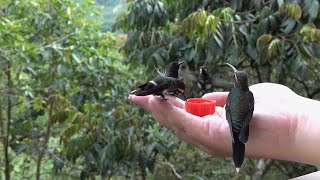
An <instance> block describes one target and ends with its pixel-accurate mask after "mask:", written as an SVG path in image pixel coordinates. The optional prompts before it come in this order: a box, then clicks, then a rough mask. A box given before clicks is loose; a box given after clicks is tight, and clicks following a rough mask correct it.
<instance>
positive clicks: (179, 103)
mask: <svg viewBox="0 0 320 180" xmlns="http://www.w3.org/2000/svg"><path fill="white" fill-rule="evenodd" d="M166 97H167V98H169V101H170V102H171V103H172V104H173V105H174V106H176V107H178V108H181V109H184V105H185V101H183V100H181V99H180V98H177V97H174V96H169V97H168V96H166Z"/></svg>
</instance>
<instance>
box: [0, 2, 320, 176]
mask: <svg viewBox="0 0 320 180" xmlns="http://www.w3.org/2000/svg"><path fill="white" fill-rule="evenodd" d="M97 2H98V3H100V4H103V3H106V1H97ZM108 2H109V1H108ZM110 3H116V1H114V2H112V1H110ZM104 5H105V6H110V7H111V6H114V4H104ZM103 11H104V10H103V9H101V8H100V6H97V4H96V3H95V1H92V0H81V1H73V0H29V1H19V0H4V1H1V2H0V165H1V166H0V167H1V169H0V179H6V180H9V179H53V177H55V178H56V179H80V178H81V179H86V178H91V179H95V178H97V177H99V178H103V179H105V178H115V177H119V178H122V179H128V178H132V179H136V178H139V179H177V178H190V179H208V178H215V179H226V178H227V179H230V178H233V179H243V178H250V177H253V178H258V179H259V178H263V177H264V178H277V179H281V178H289V177H296V176H299V175H302V174H305V173H308V172H312V171H315V170H316V167H313V166H308V165H303V164H298V163H290V162H281V161H271V160H264V159H253V158H250V159H249V158H248V159H247V160H246V161H245V164H244V165H243V167H244V168H243V170H242V171H241V173H240V174H236V173H235V172H234V167H233V166H232V164H231V161H230V158H213V157H210V156H208V155H207V154H205V153H203V152H201V151H199V150H197V149H195V148H193V147H190V146H189V145H187V144H185V143H183V142H180V140H179V139H178V138H177V137H176V136H175V135H174V134H172V133H171V132H170V131H169V130H167V129H166V128H163V127H161V126H160V125H159V124H158V123H156V122H155V121H154V120H153V119H152V118H151V117H150V116H149V115H148V114H147V113H146V112H144V111H143V110H141V109H140V108H139V107H137V106H135V105H133V104H132V103H130V102H129V101H128V100H127V95H128V92H130V91H131V90H132V89H133V88H135V87H136V86H137V85H138V84H140V83H141V82H145V81H146V80H147V79H149V77H151V76H153V75H155V73H156V72H155V70H154V65H155V66H157V67H158V68H160V69H163V68H165V65H166V64H168V63H169V62H171V61H174V60H185V61H187V65H184V67H183V69H182V72H181V75H182V77H183V78H184V80H185V82H186V84H187V90H188V97H191V96H200V95H201V94H202V93H203V92H201V91H200V90H199V89H197V88H196V87H194V86H196V81H197V78H196V76H197V71H198V68H199V67H200V66H202V65H206V66H207V67H208V68H209V69H210V72H212V77H211V78H212V79H211V83H212V84H213V89H210V91H216V90H228V88H229V87H230V77H231V74H228V73H227V72H226V68H224V67H223V63H225V62H229V63H232V64H234V65H236V66H237V68H239V69H245V70H246V71H248V72H249V74H250V77H251V78H250V79H251V83H256V82H264V81H271V82H277V83H282V84H285V85H287V86H289V87H291V88H293V89H294V90H295V91H296V92H297V93H299V94H301V95H304V96H307V97H309V98H315V99H317V98H319V92H320V87H319V86H318V84H319V81H320V79H319V77H318V76H317V74H318V73H319V72H318V71H319V65H320V64H319V56H320V50H319V47H318V46H319V44H318V43H319V42H320V31H319V29H317V28H319V25H320V24H319V13H318V11H319V2H318V1H315V0H308V1H303V2H301V1H299V2H298V1H266V2H265V1H254V3H253V2H250V1H245V0H242V1H235V0H231V1H222V0H221V1H185V0H176V1H169V0H164V1H162V0H144V1H142V0H137V1H129V2H128V10H127V11H125V12H124V13H122V14H121V16H120V17H119V18H118V21H117V23H116V24H115V26H114V27H113V28H114V29H115V30H121V31H123V32H125V33H127V34H128V39H127V41H126V42H125V44H124V45H123V43H121V42H119V41H118V39H117V37H116V35H114V34H111V33H105V32H104V31H105V30H106V27H105V26H104V24H103V23H104V20H103V15H101V13H100V12H103ZM110 28H111V27H107V29H110ZM118 50H121V52H122V53H120V52H119V51H118ZM145 68H148V70H149V71H148V73H147V76H146V72H145V70H144V69H145ZM226 74H228V76H227V75H226ZM222 75H223V76H222ZM261 165H262V166H261ZM261 167H262V168H261ZM261 172H262V173H261ZM259 173H260V174H259Z"/></svg>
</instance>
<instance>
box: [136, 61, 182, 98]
mask: <svg viewBox="0 0 320 180" xmlns="http://www.w3.org/2000/svg"><path fill="white" fill-rule="evenodd" d="M183 63H184V62H180V63H178V62H172V63H170V65H169V68H168V72H165V73H162V72H160V71H159V70H158V69H156V70H157V72H158V76H157V77H155V78H153V79H152V80H150V81H149V82H147V83H145V84H143V85H141V86H139V87H138V89H137V90H134V91H132V92H131V93H130V94H134V95H136V96H147V95H151V94H153V95H158V96H161V97H162V98H163V99H164V100H167V98H165V96H164V95H165V94H167V93H173V94H174V95H176V94H178V93H181V94H182V95H183V97H184V99H185V100H186V97H185V95H184V90H185V85H184V82H183V81H182V80H180V79H179V78H178V71H179V68H180V65H181V64H183Z"/></svg>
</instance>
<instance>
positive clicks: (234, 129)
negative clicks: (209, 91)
mask: <svg viewBox="0 0 320 180" xmlns="http://www.w3.org/2000/svg"><path fill="white" fill-rule="evenodd" d="M226 65H228V66H230V67H231V68H232V70H233V71H234V78H235V84H234V86H233V88H232V89H231V91H230V93H229V95H228V98H227V102H226V106H225V109H226V119H227V120H228V123H229V128H230V133H231V138H232V157H233V162H234V165H235V167H236V171H237V172H239V171H240V167H241V165H242V163H243V160H244V154H245V143H246V142H247V141H248V138H249V123H250V121H251V119H252V115H253V111H254V97H253V94H252V92H251V91H250V90H249V86H248V76H247V73H245V72H244V71H238V70H237V69H236V68H235V67H233V66H232V65H231V64H229V63H226Z"/></svg>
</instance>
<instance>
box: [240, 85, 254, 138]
mask: <svg viewBox="0 0 320 180" xmlns="http://www.w3.org/2000/svg"><path fill="white" fill-rule="evenodd" d="M248 98H249V100H250V101H249V105H248V108H249V111H248V114H247V116H246V119H245V120H244V123H243V127H242V129H241V130H240V133H239V140H240V141H241V142H242V143H246V142H247V141H248V137H249V123H250V120H251V119H252V115H253V110H254V98H253V94H252V92H251V91H248Z"/></svg>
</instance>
